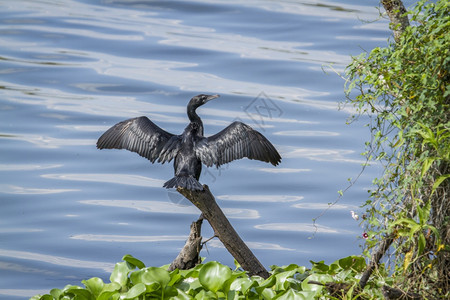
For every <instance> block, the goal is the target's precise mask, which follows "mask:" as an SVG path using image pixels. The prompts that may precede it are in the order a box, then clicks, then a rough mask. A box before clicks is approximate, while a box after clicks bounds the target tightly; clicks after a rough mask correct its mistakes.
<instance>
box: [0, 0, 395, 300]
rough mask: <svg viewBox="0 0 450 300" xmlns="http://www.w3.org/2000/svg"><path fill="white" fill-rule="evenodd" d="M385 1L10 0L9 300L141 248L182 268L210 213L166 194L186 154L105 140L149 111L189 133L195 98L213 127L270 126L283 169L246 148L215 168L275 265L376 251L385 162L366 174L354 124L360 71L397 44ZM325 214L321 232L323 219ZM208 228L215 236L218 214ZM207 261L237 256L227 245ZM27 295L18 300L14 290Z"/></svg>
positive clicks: (209, 252)
mask: <svg viewBox="0 0 450 300" xmlns="http://www.w3.org/2000/svg"><path fill="white" fill-rule="evenodd" d="M375 5H376V3H375V2H371V1H357V0H353V1H308V0H305V1H299V2H297V1H262V0H261V1H259V0H254V1H246V2H241V1H216V0H211V1H192V0H191V1H137V0H122V1H116V0H103V1H88V0H85V1H83V0H78V1H75V0H73V1H71V0H65V1H62V0H61V1H57V0H45V1H44V0H40V1H36V0H33V1H31V0H30V1H17V0H4V1H2V2H1V3H0V56H1V58H0V59H1V61H0V88H1V90H0V120H1V121H0V205H1V209H0V278H1V280H0V298H1V299H11V298H14V299H27V298H28V297H30V296H32V295H34V294H36V293H45V292H47V291H48V290H50V289H51V288H55V287H59V288H62V287H63V286H65V285H66V284H80V281H81V280H83V279H87V278H90V277H93V276H98V277H101V278H104V280H107V279H108V276H109V275H108V273H109V272H110V271H111V270H112V268H113V266H114V263H116V262H118V261H120V259H121V257H122V256H123V255H125V254H128V253H129V254H132V255H134V256H136V257H138V258H139V259H141V260H143V261H144V262H145V263H146V265H153V266H160V265H164V264H168V263H170V262H171V261H172V260H173V259H174V258H175V257H176V255H177V254H178V252H179V250H180V249H181V247H182V246H183V244H184V241H185V239H186V236H187V234H188V232H189V225H190V223H191V222H192V221H194V220H196V219H197V217H198V216H199V211H198V210H197V209H196V208H195V207H194V206H193V205H192V204H190V203H189V202H188V201H187V200H186V199H184V198H182V197H181V196H180V195H179V194H177V193H176V192H175V191H168V190H166V189H164V188H162V184H163V183H164V182H165V181H166V180H168V179H170V178H171V177H172V176H173V169H172V165H171V164H170V165H167V164H165V165H159V164H155V165H152V164H150V163H149V162H148V161H147V160H145V159H143V158H142V157H139V156H138V155H136V154H135V153H131V152H128V151H125V150H122V151H119V150H102V151H100V150H97V149H96V147H95V142H96V140H97V138H98V137H99V136H100V135H101V134H102V132H104V131H105V130H106V129H108V128H109V127H111V126H112V125H114V124H115V123H117V122H119V121H122V120H124V119H127V118H132V117H137V116H141V115H146V116H148V117H149V118H150V119H152V120H153V121H154V122H155V123H157V124H158V125H159V126H161V127H162V128H164V129H165V130H167V131H170V132H172V133H177V134H178V133H181V132H182V130H183V129H184V127H185V126H186V124H187V122H188V120H187V117H186V114H185V106H186V104H187V101H188V100H189V99H190V98H191V97H192V96H194V95H196V94H199V93H210V94H220V95H221V97H220V98H219V99H217V100H214V101H211V102H210V103H208V104H207V105H206V106H204V107H202V108H200V109H199V110H198V113H199V115H200V116H201V117H202V118H203V120H204V123H205V131H206V132H205V133H206V135H211V134H214V133H216V132H218V131H220V130H221V129H222V128H224V127H225V126H226V125H228V124H229V123H231V122H232V121H234V120H237V119H238V120H241V121H243V122H245V123H247V124H249V125H250V126H252V127H253V128H255V129H257V130H259V131H260V132H261V133H263V134H264V135H265V136H266V137H267V138H268V139H269V140H270V141H272V143H273V144H274V145H275V146H276V148H277V149H278V150H279V152H280V153H281V155H282V157H283V160H282V163H281V164H280V165H279V166H278V167H273V166H271V165H269V164H266V163H263V162H259V161H250V160H240V161H237V162H233V163H231V164H229V165H226V166H222V167H221V168H220V169H215V168H210V169H206V168H205V169H204V172H203V175H202V177H201V182H202V183H204V184H208V185H209V187H210V189H211V191H212V192H213V194H214V195H215V196H216V198H217V201H218V203H219V205H220V206H221V207H222V208H223V210H224V211H225V213H226V215H227V216H228V217H229V218H230V221H231V223H232V224H233V225H234V227H235V229H236V230H237V231H238V232H239V234H240V235H241V237H242V238H243V239H244V240H245V241H246V242H247V243H248V245H249V247H250V248H251V249H252V250H253V251H254V253H255V255H256V256H257V257H258V258H259V259H260V261H261V262H262V263H263V264H264V265H265V266H267V267H269V266H270V265H274V264H276V265H283V264H289V263H297V264H300V265H306V266H309V260H316V261H318V260H325V261H326V262H332V261H333V260H335V259H338V258H341V257H344V256H348V255H352V254H358V253H360V248H359V245H360V244H361V239H360V238H359V237H360V236H361V234H362V229H361V228H360V227H359V223H358V222H356V221H354V220H353V219H352V218H351V215H350V210H355V211H358V212H359V213H361V212H362V210H361V209H360V208H359V206H360V205H361V204H362V203H363V202H364V201H365V200H366V199H367V190H368V189H369V188H370V185H371V180H372V179H373V178H374V177H375V176H377V175H378V173H379V170H377V168H374V167H371V168H367V169H366V170H365V172H364V173H363V175H362V176H361V177H360V178H359V180H358V182H357V183H356V184H355V185H354V186H353V187H352V188H351V189H350V190H349V191H348V192H347V193H345V195H344V197H342V198H341V199H339V201H338V202H337V203H336V205H334V206H332V207H331V208H329V209H328V210H325V209H326V208H327V207H328V203H332V202H334V201H335V200H336V199H337V198H338V192H337V191H338V190H341V189H345V188H346V187H347V186H348V181H347V179H348V178H350V177H351V178H355V177H356V176H358V174H359V173H360V171H361V164H362V163H364V159H363V157H362V156H360V154H359V153H361V152H363V151H364V141H366V140H368V138H369V136H368V132H367V129H366V128H364V127H363V124H364V122H359V123H356V124H354V125H351V126H348V125H345V121H346V118H347V117H348V116H349V115H350V113H351V112H352V110H351V109H350V108H345V109H343V110H338V102H340V101H342V100H344V98H345V97H344V93H343V85H344V80H343V79H341V78H340V77H339V76H338V75H337V73H336V72H342V71H343V70H344V68H345V66H346V64H348V63H349V61H350V55H357V54H359V53H361V52H362V51H363V50H364V49H365V50H370V49H372V48H374V47H377V46H384V45H385V44H386V41H387V39H388V38H389V36H390V32H389V30H388V22H387V21H386V20H378V21H377V22H371V23H367V22H363V21H362V20H369V21H374V20H377V19H378V10H377V9H376V8H375V7H374V6H375ZM318 216H320V218H319V219H317V222H316V225H317V227H316V228H315V227H314V226H313V221H312V219H313V218H316V217H318ZM203 235H204V237H210V236H211V235H212V231H211V229H210V228H209V226H208V224H205V226H203ZM202 256H204V257H206V260H207V261H209V260H218V261H221V262H222V263H225V264H228V265H233V258H232V257H231V256H230V255H229V254H228V253H227V251H226V250H225V249H224V248H223V246H222V245H221V243H220V242H219V241H217V240H213V241H212V242H210V243H208V245H207V249H205V250H203V252H202ZM13 296H16V297H13Z"/></svg>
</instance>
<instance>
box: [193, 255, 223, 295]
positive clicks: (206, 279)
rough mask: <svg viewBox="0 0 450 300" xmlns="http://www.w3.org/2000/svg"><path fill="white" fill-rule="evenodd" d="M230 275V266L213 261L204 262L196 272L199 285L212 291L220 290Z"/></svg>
mask: <svg viewBox="0 0 450 300" xmlns="http://www.w3.org/2000/svg"><path fill="white" fill-rule="evenodd" d="M230 277H231V270H230V268H229V267H227V266H224V265H222V264H220V263H218V262H215V261H210V262H208V263H206V264H204V265H203V267H202V268H201V269H200V271H199V274H198V279H199V280H200V283H201V285H202V286H204V287H205V288H207V289H208V290H210V291H213V292H217V291H218V290H220V289H221V288H222V287H223V284H224V282H225V281H227V280H228V279H229V278H230Z"/></svg>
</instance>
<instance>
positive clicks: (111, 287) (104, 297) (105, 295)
mask: <svg viewBox="0 0 450 300" xmlns="http://www.w3.org/2000/svg"><path fill="white" fill-rule="evenodd" d="M121 288H122V287H121V286H120V285H119V284H118V283H116V282H111V283H108V284H105V285H104V286H103V290H102V292H101V293H100V295H99V296H98V297H97V299H96V300H109V299H110V297H111V296H113V295H114V294H117V295H119V291H120V289H121Z"/></svg>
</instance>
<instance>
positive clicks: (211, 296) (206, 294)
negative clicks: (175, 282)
mask: <svg viewBox="0 0 450 300" xmlns="http://www.w3.org/2000/svg"><path fill="white" fill-rule="evenodd" d="M194 299H198V300H204V299H217V295H216V294H215V293H213V292H211V291H205V290H200V292H199V293H198V294H197V295H195V298H194Z"/></svg>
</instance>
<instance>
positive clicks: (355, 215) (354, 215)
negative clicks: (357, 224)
mask: <svg viewBox="0 0 450 300" xmlns="http://www.w3.org/2000/svg"><path fill="white" fill-rule="evenodd" d="M350 213H351V214H352V218H353V219H354V220H356V221H358V220H359V216H358V215H357V214H356V213H355V212H354V211H353V210H351V211H350Z"/></svg>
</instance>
